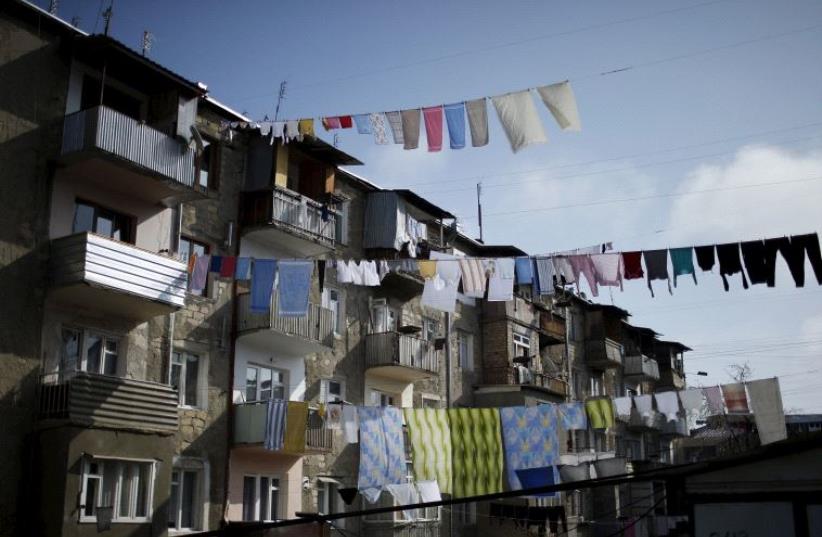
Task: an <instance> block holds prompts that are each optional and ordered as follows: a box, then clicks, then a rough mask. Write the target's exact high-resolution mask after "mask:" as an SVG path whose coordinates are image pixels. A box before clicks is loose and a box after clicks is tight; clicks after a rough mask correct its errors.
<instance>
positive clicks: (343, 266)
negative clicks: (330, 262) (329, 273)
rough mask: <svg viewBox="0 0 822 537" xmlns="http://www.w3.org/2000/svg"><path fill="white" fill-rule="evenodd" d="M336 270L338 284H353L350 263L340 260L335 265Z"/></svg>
mask: <svg viewBox="0 0 822 537" xmlns="http://www.w3.org/2000/svg"><path fill="white" fill-rule="evenodd" d="M334 268H336V269H337V282H338V283H351V282H352V276H351V269H350V268H349V265H348V261H343V260H342V259H338V260H337V261H336V262H335V263H334Z"/></svg>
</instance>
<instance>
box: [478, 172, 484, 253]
mask: <svg viewBox="0 0 822 537" xmlns="http://www.w3.org/2000/svg"><path fill="white" fill-rule="evenodd" d="M477 220H478V221H479V234H480V236H479V240H480V242H483V240H482V183H477Z"/></svg>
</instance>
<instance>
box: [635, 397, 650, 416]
mask: <svg viewBox="0 0 822 537" xmlns="http://www.w3.org/2000/svg"><path fill="white" fill-rule="evenodd" d="M634 404H635V405H636V410H637V412H639V414H640V415H641V416H650V415H651V411H653V408H654V403H653V396H652V395H637V396H636V397H634Z"/></svg>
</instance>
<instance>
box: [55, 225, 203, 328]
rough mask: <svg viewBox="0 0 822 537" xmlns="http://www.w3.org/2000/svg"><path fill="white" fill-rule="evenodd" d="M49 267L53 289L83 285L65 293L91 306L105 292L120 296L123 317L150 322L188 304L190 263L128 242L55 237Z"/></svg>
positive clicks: (85, 236) (93, 237)
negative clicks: (98, 294)
mask: <svg viewBox="0 0 822 537" xmlns="http://www.w3.org/2000/svg"><path fill="white" fill-rule="evenodd" d="M49 265H50V273H51V283H52V285H53V286H54V287H59V288H71V287H74V288H77V287H78V286H79V288H77V289H75V290H74V291H73V292H69V291H65V292H64V293H63V294H66V295H68V294H71V295H72V298H73V299H75V300H77V301H80V302H82V303H83V304H85V305H86V306H95V305H96V304H98V301H97V300H96V299H95V296H97V295H96V294H97V293H100V292H101V291H102V292H107V293H110V294H111V293H116V294H117V295H120V297H119V298H121V300H120V301H119V302H117V304H116V305H114V306H113V307H114V308H115V310H114V311H113V313H116V314H118V315H124V316H133V317H139V318H150V317H153V316H155V315H160V314H164V313H169V312H170V311H174V310H176V309H179V308H181V307H183V306H184V305H185V297H186V284H187V274H186V266H185V264H184V263H181V262H180V261H178V260H176V259H173V258H170V257H167V256H164V255H160V254H155V253H152V252H149V251H147V250H143V249H141V248H137V247H135V246H133V245H131V244H128V243H125V242H120V241H116V240H112V239H109V238H107V237H103V236H101V235H96V234H94V233H77V234H74V235H70V236H68V237H63V238H60V239H55V240H53V241H52V242H51V257H50V260H49ZM105 304H113V302H112V301H111V300H109V301H108V302H105ZM105 304H103V303H100V307H103V306H104V305H105ZM117 308H121V311H118V310H117Z"/></svg>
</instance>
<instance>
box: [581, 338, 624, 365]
mask: <svg viewBox="0 0 822 537" xmlns="http://www.w3.org/2000/svg"><path fill="white" fill-rule="evenodd" d="M622 356H623V349H622V345H620V344H619V343H617V342H616V341H614V340H612V339H609V338H597V339H589V340H587V341H586V342H585V362H586V363H587V364H588V365H589V366H591V367H597V368H602V369H605V368H609V367H620V366H621V365H622Z"/></svg>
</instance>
